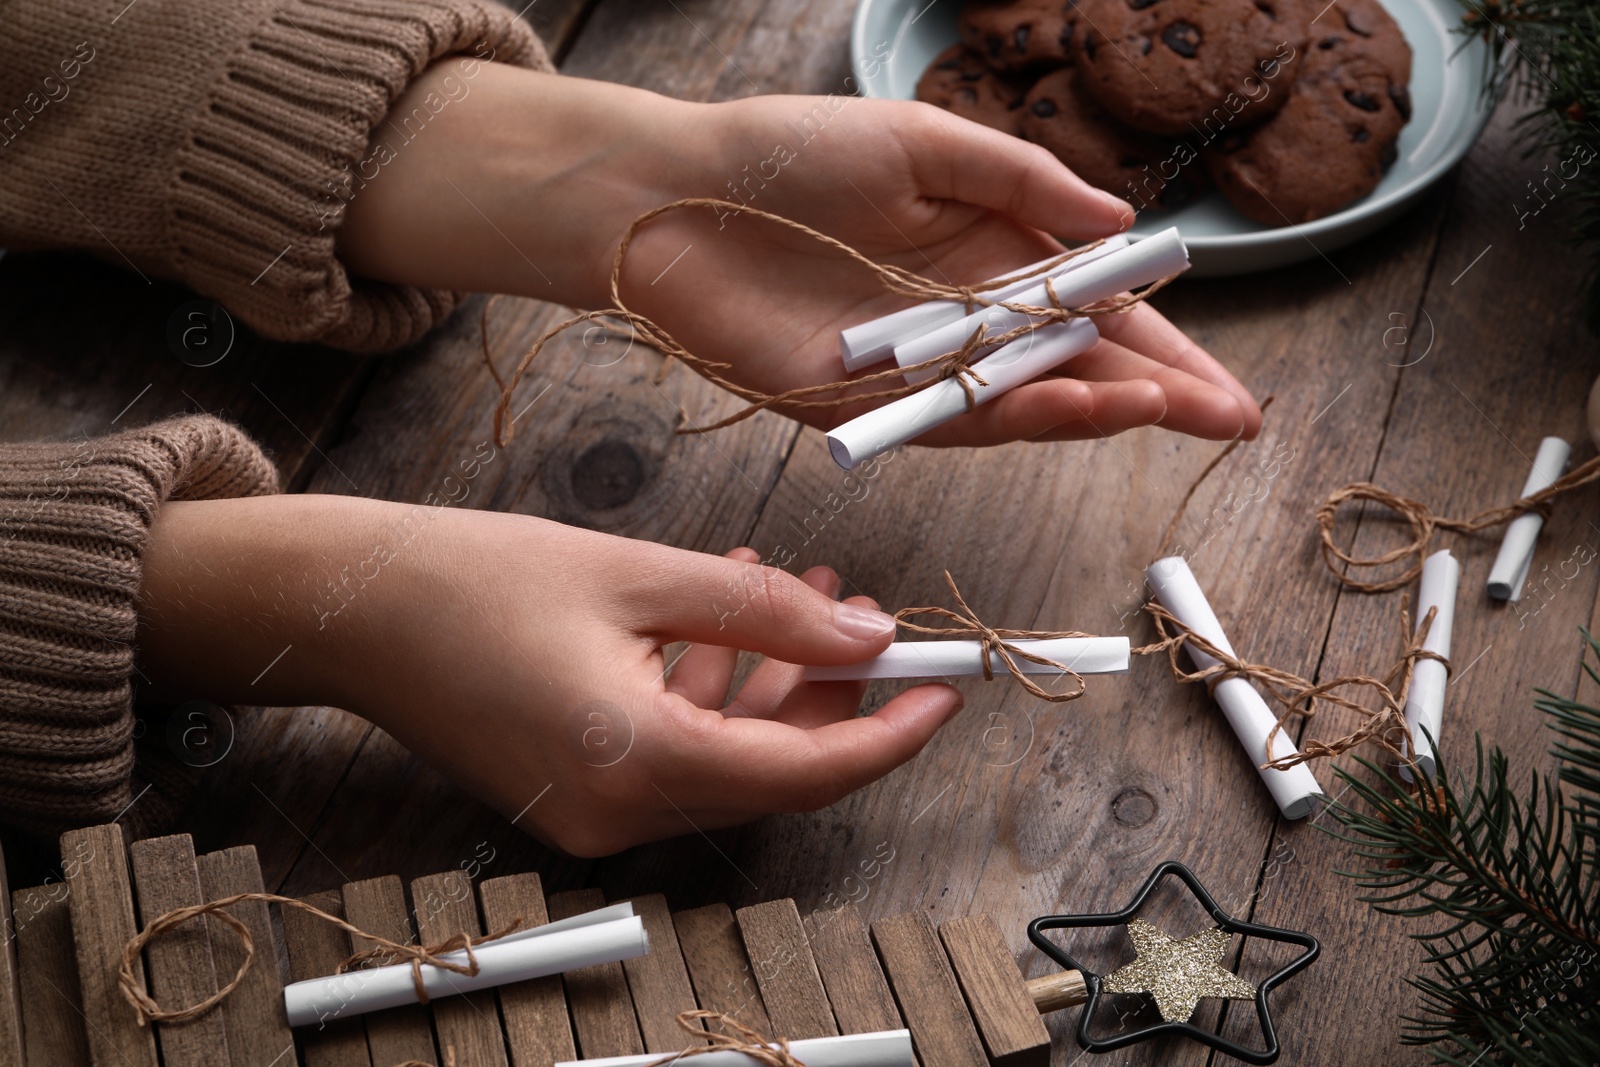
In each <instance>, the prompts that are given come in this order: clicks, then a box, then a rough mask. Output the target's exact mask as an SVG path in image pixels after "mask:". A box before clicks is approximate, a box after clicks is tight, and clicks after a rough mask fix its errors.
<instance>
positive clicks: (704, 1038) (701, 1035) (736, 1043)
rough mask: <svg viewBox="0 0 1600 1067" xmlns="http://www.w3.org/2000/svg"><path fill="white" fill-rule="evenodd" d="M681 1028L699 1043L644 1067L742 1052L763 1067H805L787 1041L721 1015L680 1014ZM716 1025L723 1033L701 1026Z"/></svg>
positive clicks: (704, 1011) (711, 1012)
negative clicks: (715, 1054)
mask: <svg viewBox="0 0 1600 1067" xmlns="http://www.w3.org/2000/svg"><path fill="white" fill-rule="evenodd" d="M677 1020H678V1025H679V1026H680V1027H682V1028H683V1029H684V1030H687V1031H688V1032H689V1033H691V1034H693V1035H694V1036H695V1037H696V1038H697V1039H699V1040H698V1041H697V1042H696V1043H695V1044H693V1045H691V1046H689V1047H688V1048H686V1049H684V1050H683V1051H682V1052H673V1053H669V1054H668V1055H665V1056H663V1057H661V1058H660V1059H658V1060H653V1061H651V1062H650V1063H648V1064H646V1065H645V1067H666V1065H667V1064H669V1063H674V1062H676V1061H678V1060H682V1059H687V1058H689V1057H690V1056H704V1055H705V1054H706V1053H708V1052H742V1053H744V1054H745V1055H746V1056H749V1057H750V1058H751V1059H753V1060H755V1061H756V1062H758V1063H761V1064H763V1065H764V1067H806V1065H805V1064H804V1063H802V1062H800V1060H798V1059H796V1058H795V1055H794V1053H792V1052H790V1051H789V1039H788V1038H786V1037H767V1036H766V1035H764V1034H762V1033H760V1032H759V1031H756V1030H752V1029H751V1028H750V1027H748V1026H746V1025H744V1024H743V1023H741V1022H740V1021H739V1020H738V1019H735V1018H733V1017H732V1016H729V1015H725V1014H723V1013H722V1012H720V1011H706V1010H705V1009H703V1008H698V1009H696V1010H694V1011H680V1012H679V1013H678V1015H677ZM702 1022H708V1023H715V1024H716V1025H717V1026H719V1027H721V1028H722V1029H721V1030H712V1029H710V1028H706V1029H701V1028H700V1027H699V1026H698V1025H696V1024H698V1023H702Z"/></svg>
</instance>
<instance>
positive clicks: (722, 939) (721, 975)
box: [672, 904, 772, 1035]
mask: <svg viewBox="0 0 1600 1067" xmlns="http://www.w3.org/2000/svg"><path fill="white" fill-rule="evenodd" d="M672 924H673V926H674V927H676V928H677V931H678V944H679V946H680V947H681V948H682V949H683V962H684V964H685V965H686V966H687V967H688V969H689V980H690V981H691V982H693V983H694V993H695V997H696V999H697V1000H698V1001H699V1002H700V1006H701V1007H702V1008H704V1009H706V1010H707V1011H719V1012H721V1013H722V1014H724V1015H726V1016H729V1017H730V1018H733V1019H737V1020H739V1022H741V1023H743V1024H744V1025H746V1026H748V1027H750V1029H752V1030H754V1031H756V1032H757V1033H761V1034H768V1035H770V1034H771V1033H772V1022H771V1020H769V1019H768V1018H767V1007H766V1005H765V1004H764V1003H762V1000H761V989H760V988H759V987H758V986H757V985H756V977H755V973H754V972H753V971H752V970H751V969H750V957H749V956H747V955H745V951H744V942H743V941H741V940H740V939H739V927H738V925H737V924H736V923H735V922H734V920H733V912H732V911H731V910H730V909H729V908H728V906H727V905H726V904H707V905H706V906H705V907H703V908H694V909H692V910H689V911H677V912H673V913H672Z"/></svg>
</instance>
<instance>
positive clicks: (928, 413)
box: [828, 319, 1100, 470]
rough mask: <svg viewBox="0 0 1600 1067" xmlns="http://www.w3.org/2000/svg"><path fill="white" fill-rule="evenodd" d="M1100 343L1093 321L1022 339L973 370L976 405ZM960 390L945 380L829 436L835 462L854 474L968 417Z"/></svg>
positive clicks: (1051, 328)
mask: <svg viewBox="0 0 1600 1067" xmlns="http://www.w3.org/2000/svg"><path fill="white" fill-rule="evenodd" d="M1098 340H1100V331H1099V330H1096V329H1095V328H1094V323H1092V322H1090V321H1089V320H1088V319H1073V320H1072V321H1071V322H1058V323H1055V324H1053V325H1050V326H1046V327H1044V328H1043V329H1041V330H1037V331H1035V332H1034V333H1031V334H1029V335H1027V336H1026V337H1019V338H1017V339H1016V340H1015V341H1013V342H1011V343H1010V344H1008V345H1006V346H1005V347H1004V348H1002V349H1000V350H999V351H998V352H995V353H994V354H993V355H991V356H989V357H988V358H987V359H982V360H979V361H978V362H977V363H976V364H974V366H973V368H972V369H973V371H974V372H975V373H977V374H978V375H979V376H980V377H981V378H982V379H983V382H982V383H981V384H980V383H978V382H975V381H970V380H969V381H968V383H967V384H968V385H969V386H970V387H971V389H972V399H973V401H974V402H975V403H978V404H984V403H987V402H988V401H990V400H993V399H994V398H995V397H997V396H999V395H1000V394H1001V393H1005V392H1008V391H1009V390H1012V389H1015V388H1016V387H1017V386H1019V385H1021V384H1022V383H1024V382H1028V381H1032V380H1033V379H1034V378H1037V377H1038V376H1039V375H1041V374H1044V373H1045V372H1046V371H1051V370H1054V369H1055V368H1056V367H1059V366H1061V364H1063V363H1065V362H1066V361H1067V360H1069V359H1071V358H1072V357H1073V356H1078V355H1082V354H1083V353H1085V352H1087V351H1088V350H1089V349H1091V348H1093V347H1094V345H1095V342H1096V341H1098ZM961 384H962V383H961V381H959V380H957V379H956V378H953V377H952V378H946V379H945V380H944V381H942V382H937V383H935V384H933V385H930V386H928V388H926V389H923V390H922V391H921V392H917V393H912V394H911V395H910V396H903V397H901V398H900V399H898V400H891V401H890V402H889V403H887V404H885V405H883V407H881V408H874V409H873V410H872V411H869V412H867V413H866V414H864V415H860V416H858V417H856V418H854V419H851V420H850V421H849V422H847V423H845V424H844V425H843V426H839V427H836V428H835V429H834V430H832V431H831V432H830V433H829V434H828V450H829V451H830V452H832V453H833V461H834V462H835V463H837V464H839V466H841V467H843V468H844V469H845V470H850V469H851V468H853V467H855V466H856V465H857V464H860V463H865V462H866V461H867V460H869V459H872V458H873V457H874V456H881V455H883V454H884V453H885V452H887V451H889V449H891V448H896V447H898V446H900V445H903V444H905V443H906V442H907V441H909V440H911V439H912V438H914V437H919V436H921V435H922V434H925V433H927V432H928V431H929V430H931V429H933V428H934V427H935V426H938V425H939V424H940V423H945V422H949V421H950V420H951V419H953V418H955V417H956V416H957V415H961V414H963V413H965V412H966V410H967V395H966V392H965V390H963V389H962V387H961Z"/></svg>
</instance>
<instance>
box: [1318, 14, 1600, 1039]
mask: <svg viewBox="0 0 1600 1067" xmlns="http://www.w3.org/2000/svg"><path fill="white" fill-rule="evenodd" d="M1597 43H1600V42H1597ZM1584 637H1585V639H1586V641H1587V642H1588V652H1589V653H1592V654H1593V655H1594V656H1595V657H1596V658H1600V643H1597V642H1596V641H1595V639H1594V638H1593V637H1591V636H1590V635H1589V634H1588V633H1587V632H1585V634H1584ZM1584 669H1585V670H1586V671H1587V672H1588V674H1589V677H1590V678H1592V679H1594V681H1595V682H1596V683H1597V684H1600V673H1597V672H1596V670H1595V668H1594V667H1593V666H1591V665H1590V664H1589V663H1587V662H1586V663H1585V668H1584ZM1536 703H1537V706H1538V707H1539V709H1540V710H1541V711H1543V712H1544V713H1545V715H1546V717H1547V725H1548V726H1549V728H1550V730H1551V731H1552V733H1553V734H1554V735H1555V736H1556V738H1557V743H1556V745H1555V747H1554V749H1553V751H1554V753H1555V755H1556V756H1557V758H1558V759H1559V760H1560V766H1559V769H1558V771H1557V773H1556V775H1555V776H1554V777H1550V776H1544V775H1540V774H1539V773H1537V772H1534V773H1531V774H1530V775H1529V786H1528V792H1527V793H1526V794H1525V795H1523V796H1520V797H1519V795H1518V792H1517V790H1516V789H1515V788H1514V787H1513V785H1512V779H1511V768H1510V761H1509V760H1507V758H1506V756H1505V754H1504V753H1503V752H1501V751H1500V749H1498V748H1494V749H1490V750H1488V751H1487V752H1486V751H1485V748H1484V745H1483V741H1482V739H1481V737H1480V738H1479V739H1478V742H1477V761H1476V767H1475V771H1474V773H1473V775H1472V777H1471V779H1470V781H1469V780H1462V781H1460V782H1458V783H1456V784H1452V783H1451V781H1450V778H1449V777H1448V775H1447V774H1446V773H1445V770H1444V768H1443V767H1442V766H1441V768H1440V770H1439V774H1438V777H1437V778H1436V779H1435V781H1434V787H1433V788H1432V789H1416V788H1411V787H1407V786H1405V785H1403V784H1402V783H1400V782H1398V781H1396V780H1394V779H1391V778H1389V777H1388V776H1386V775H1385V774H1384V773H1383V772H1382V771H1381V770H1380V769H1379V768H1378V767H1377V766H1375V765H1373V764H1371V763H1368V762H1366V761H1362V765H1363V766H1364V767H1365V769H1366V772H1367V773H1366V774H1363V775H1361V776H1359V777H1358V776H1356V775H1353V774H1348V773H1345V772H1340V777H1341V778H1342V779H1343V780H1344V781H1345V783H1346V784H1347V785H1348V786H1349V789H1350V791H1351V792H1352V793H1354V795H1355V797H1356V798H1357V799H1356V801H1354V802H1352V803H1350V804H1340V803H1336V804H1334V805H1332V811H1333V814H1334V817H1335V819H1337V820H1338V823H1339V828H1338V829H1336V830H1333V831H1330V832H1332V833H1333V834H1334V835H1335V836H1337V837H1339V838H1341V839H1342V840H1345V841H1347V842H1349V843H1350V844H1351V845H1352V846H1353V849H1354V852H1355V854H1356V855H1357V856H1358V857H1360V858H1361V859H1362V860H1363V861H1364V863H1365V868H1364V869H1363V870H1361V871H1359V872H1342V873H1345V874H1346V875H1348V876H1349V877H1351V878H1354V879H1355V880H1356V881H1357V883H1358V884H1359V885H1360V886H1361V888H1362V889H1363V890H1365V891H1366V893H1365V895H1364V896H1363V899H1364V900H1366V901H1367V902H1368V903H1370V904H1371V905H1372V906H1373V907H1374V908H1376V909H1377V910H1379V911H1383V912H1387V913H1390V914H1394V915H1400V916H1405V917H1407V918H1408V919H1412V920H1426V919H1430V918H1431V919H1434V920H1439V921H1436V922H1435V923H1434V924H1432V925H1431V926H1430V928H1429V929H1427V930H1425V931H1418V932H1416V933H1412V934H1411V935H1410V936H1411V937H1412V938H1413V939H1415V940H1416V941H1418V942H1419V943H1420V944H1421V945H1422V946H1423V948H1424V949H1425V950H1426V959H1425V965H1426V967H1427V968H1428V969H1427V971H1426V972H1425V973H1423V974H1420V975H1417V976H1414V977H1413V978H1411V979H1410V981H1411V984H1412V985H1413V986H1415V987H1416V989H1417V990H1418V992H1419V994H1420V996H1419V1011H1418V1013H1417V1014H1415V1015H1408V1016H1405V1017H1404V1022H1405V1031H1404V1034H1403V1036H1402V1040H1403V1041H1404V1042H1405V1043H1407V1044H1416V1045H1428V1046H1430V1047H1429V1052H1430V1054H1431V1055H1432V1056H1433V1058H1434V1059H1435V1060H1437V1061H1438V1062H1440V1063H1450V1064H1460V1065H1463V1067H1465V1065H1469V1064H1475V1065H1479V1067H1484V1065H1487V1064H1490V1063H1501V1064H1517V1065H1528V1067H1551V1065H1553V1064H1596V1063H1600V862H1597V861H1600V708H1595V707H1592V706H1590V705H1587V704H1584V703H1581V702H1579V701H1577V700H1572V699H1569V698H1566V697H1562V696H1558V695H1556V694H1554V693H1550V692H1545V691H1540V698H1539V700H1538V701H1537V702H1536Z"/></svg>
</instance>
